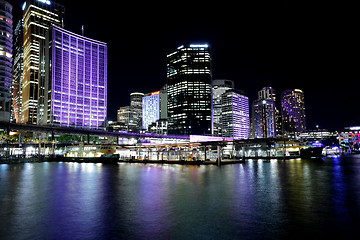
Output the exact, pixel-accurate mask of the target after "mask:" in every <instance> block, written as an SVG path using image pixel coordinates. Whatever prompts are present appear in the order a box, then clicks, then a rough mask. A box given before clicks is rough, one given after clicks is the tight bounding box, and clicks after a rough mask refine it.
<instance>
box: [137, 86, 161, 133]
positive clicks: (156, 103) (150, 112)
mask: <svg viewBox="0 0 360 240" xmlns="http://www.w3.org/2000/svg"><path fill="white" fill-rule="evenodd" d="M166 103H167V92H166V89H162V90H160V91H156V92H152V93H149V94H146V95H145V96H144V97H143V98H142V129H145V130H148V128H149V126H150V125H151V124H153V123H155V122H156V121H158V120H160V119H162V120H166V119H167V104H166Z"/></svg>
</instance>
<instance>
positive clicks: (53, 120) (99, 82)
mask: <svg viewBox="0 0 360 240" xmlns="http://www.w3.org/2000/svg"><path fill="white" fill-rule="evenodd" d="M43 44H44V52H42V53H41V59H42V61H44V64H43V63H42V64H43V66H44V73H45V74H44V79H43V78H41V81H40V96H41V97H40V98H39V113H38V115H39V123H40V124H51V125H62V126H75V127H85V128H95V129H96V128H105V126H106V113H107V45H106V43H104V42H100V41H97V40H94V39H90V38H87V37H84V36H81V35H78V34H75V33H72V32H70V31H67V30H65V29H63V28H60V27H57V26H55V25H53V26H52V27H51V28H50V29H49V31H48V32H47V34H46V39H45V41H43Z"/></svg>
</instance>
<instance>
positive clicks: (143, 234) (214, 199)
mask: <svg viewBox="0 0 360 240" xmlns="http://www.w3.org/2000/svg"><path fill="white" fill-rule="evenodd" d="M359 180H360V158H357V157H354V156H353V157H347V158H346V157H342V158H336V159H331V158H329V159H324V160H321V161H313V160H289V161H282V160H270V161H261V160H260V161H254V160H250V161H248V162H246V163H245V164H237V165H225V166H221V167H217V166H177V165H156V164H147V165H142V164H119V165H101V164H91V163H82V164H74V163H72V164H68V163H45V164H43V163H35V164H17V165H0V194H1V195H0V196H2V197H1V198H0V236H1V239H111V238H114V239H240V238H241V239H264V238H269V239H289V238H309V237H311V238H312V239H313V238H314V237H321V238H323V237H324V236H325V235H327V234H331V235H332V236H335V237H339V238H346V237H351V236H355V235H354V234H358V233H359V231H358V230H357V223H358V222H359V220H360V207H359V200H360V186H359Z"/></svg>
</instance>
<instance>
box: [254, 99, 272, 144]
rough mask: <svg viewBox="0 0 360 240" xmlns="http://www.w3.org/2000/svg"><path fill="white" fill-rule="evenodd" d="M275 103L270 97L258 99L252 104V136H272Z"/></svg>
mask: <svg viewBox="0 0 360 240" xmlns="http://www.w3.org/2000/svg"><path fill="white" fill-rule="evenodd" d="M275 114H276V110H275V103H274V100H273V99H271V98H268V99H266V98H265V99H258V100H255V101H254V102H253V104H252V124H253V133H252V136H253V137H254V138H273V137H276V135H275V128H276V122H275V119H276V118H275Z"/></svg>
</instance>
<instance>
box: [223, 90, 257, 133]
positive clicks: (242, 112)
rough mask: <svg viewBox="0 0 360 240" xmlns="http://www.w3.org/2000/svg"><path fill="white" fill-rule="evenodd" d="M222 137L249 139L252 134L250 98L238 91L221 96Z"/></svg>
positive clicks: (231, 91)
mask: <svg viewBox="0 0 360 240" xmlns="http://www.w3.org/2000/svg"><path fill="white" fill-rule="evenodd" d="M221 103H222V104H221V106H222V109H221V112H222V117H221V124H222V136H223V137H232V138H235V139H247V138H248V137H249V133H250V115H249V98H248V97H247V96H245V95H244V93H242V92H239V91H236V90H227V91H226V92H225V93H223V94H222V95H221Z"/></svg>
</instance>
